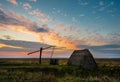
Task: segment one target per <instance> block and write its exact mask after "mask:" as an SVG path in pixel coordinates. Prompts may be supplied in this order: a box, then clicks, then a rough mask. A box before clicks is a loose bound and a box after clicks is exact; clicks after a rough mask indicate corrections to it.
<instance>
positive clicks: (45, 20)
mask: <svg viewBox="0 0 120 82" xmlns="http://www.w3.org/2000/svg"><path fill="white" fill-rule="evenodd" d="M38 20H39V21H40V22H42V23H46V22H49V21H50V20H49V19H48V18H39V19H38Z"/></svg>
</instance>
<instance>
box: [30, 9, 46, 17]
mask: <svg viewBox="0 0 120 82" xmlns="http://www.w3.org/2000/svg"><path fill="white" fill-rule="evenodd" d="M29 14H31V15H36V16H45V14H44V13H43V12H41V11H39V10H38V9H36V10H32V11H31V12H29Z"/></svg>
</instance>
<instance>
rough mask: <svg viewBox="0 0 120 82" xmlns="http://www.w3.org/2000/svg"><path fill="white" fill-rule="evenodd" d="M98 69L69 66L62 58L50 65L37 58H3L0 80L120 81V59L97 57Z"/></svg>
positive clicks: (20, 81)
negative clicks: (40, 62)
mask: <svg viewBox="0 0 120 82" xmlns="http://www.w3.org/2000/svg"><path fill="white" fill-rule="evenodd" d="M96 62H97V64H98V69H96V70H85V69H82V68H79V67H73V66H67V60H63V59H61V60H60V61H59V65H49V60H43V61H42V65H39V64H38V60H37V59H16V60H15V59H1V60H0V82H120V60H113V59H111V60H106V59H97V60H96Z"/></svg>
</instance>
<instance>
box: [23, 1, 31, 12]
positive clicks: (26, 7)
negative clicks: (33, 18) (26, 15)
mask: <svg viewBox="0 0 120 82" xmlns="http://www.w3.org/2000/svg"><path fill="white" fill-rule="evenodd" d="M23 7H24V9H26V10H27V9H31V8H32V6H31V5H30V4H29V3H24V4H23Z"/></svg>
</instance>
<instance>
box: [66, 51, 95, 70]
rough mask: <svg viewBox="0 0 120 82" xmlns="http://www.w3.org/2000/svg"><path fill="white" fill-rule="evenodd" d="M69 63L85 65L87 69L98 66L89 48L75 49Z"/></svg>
mask: <svg viewBox="0 0 120 82" xmlns="http://www.w3.org/2000/svg"><path fill="white" fill-rule="evenodd" d="M68 64H69V65H72V66H79V67H83V68H85V69H95V68H97V64H96V62H95V60H94V58H93V56H92V54H91V53H90V51H89V50H88V49H84V50H75V51H74V52H73V53H72V55H71V56H70V58H69V61H68Z"/></svg>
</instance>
